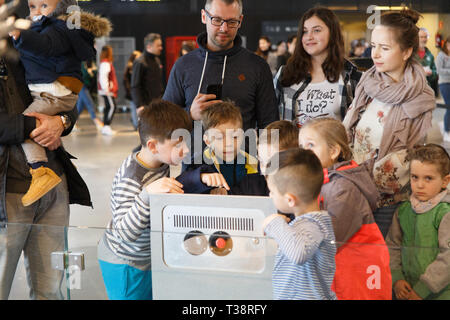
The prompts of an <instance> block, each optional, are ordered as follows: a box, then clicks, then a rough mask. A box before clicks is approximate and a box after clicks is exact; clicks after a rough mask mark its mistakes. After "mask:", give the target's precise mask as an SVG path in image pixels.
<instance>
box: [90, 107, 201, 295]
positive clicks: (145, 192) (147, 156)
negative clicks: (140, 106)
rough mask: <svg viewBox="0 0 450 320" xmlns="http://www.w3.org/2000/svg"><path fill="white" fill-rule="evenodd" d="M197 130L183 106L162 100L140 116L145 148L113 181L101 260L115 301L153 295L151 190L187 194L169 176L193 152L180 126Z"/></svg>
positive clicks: (142, 139)
mask: <svg viewBox="0 0 450 320" xmlns="http://www.w3.org/2000/svg"><path fill="white" fill-rule="evenodd" d="M191 128H192V123H191V120H190V119H189V117H188V115H187V113H186V112H183V111H182V110H181V109H180V107H179V106H177V105H175V104H173V103H171V102H166V101H162V100H156V101H154V102H152V103H151V104H150V106H148V107H147V108H145V110H144V111H143V113H142V114H141V116H140V119H139V137H140V140H141V145H142V147H141V150H139V151H137V152H133V153H132V154H131V155H130V156H129V157H128V158H127V159H126V160H125V161H124V162H123V163H122V166H121V167H120V169H119V171H118V172H117V174H116V176H115V178H114V182H113V185H112V192H111V211H112V220H111V222H110V223H109V224H108V227H107V229H106V231H105V234H104V236H103V238H102V239H101V240H100V242H99V245H98V259H99V263H100V268H101V270H102V275H103V281H104V283H105V287H106V291H107V294H108V297H109V299H111V300H150V299H152V282H151V263H150V261H151V254H150V206H149V194H150V193H183V185H182V184H181V183H180V182H178V181H177V180H175V179H174V178H169V173H170V165H178V164H180V163H181V161H182V160H183V158H184V157H185V155H186V154H187V153H188V151H189V150H188V148H187V146H186V142H185V141H183V139H182V138H179V139H178V138H172V134H173V133H174V131H175V130H177V129H186V130H188V131H190V130H191Z"/></svg>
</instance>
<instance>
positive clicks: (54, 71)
mask: <svg viewBox="0 0 450 320" xmlns="http://www.w3.org/2000/svg"><path fill="white" fill-rule="evenodd" d="M28 7H29V9H30V16H29V18H30V19H31V20H32V21H33V23H32V25H31V27H30V29H29V30H20V31H19V30H15V31H12V32H11V33H10V35H11V36H12V37H13V39H14V46H15V47H16V48H17V50H18V51H19V53H20V59H21V61H22V63H23V65H24V67H25V78H26V81H27V84H28V87H29V89H30V91H31V95H32V96H33V103H32V104H31V105H30V106H29V107H28V108H27V109H26V110H25V111H24V114H26V115H28V116H33V113H43V114H47V115H55V114H58V113H61V112H66V111H71V110H72V109H73V108H74V107H75V105H76V102H77V99H78V93H79V92H80V90H81V88H82V86H83V84H82V82H81V68H80V66H81V62H82V61H86V60H91V59H93V58H95V53H96V52H95V49H94V39H95V37H100V36H105V35H107V34H109V32H110V30H111V26H110V23H109V21H108V20H107V19H104V18H100V17H97V16H94V15H92V14H88V13H84V12H82V13H81V12H80V11H76V12H75V13H74V14H69V15H68V14H67V13H68V11H71V12H72V11H73V10H77V8H78V7H77V6H76V0H29V1H28ZM78 10H79V8H78ZM77 13H79V15H78V14H77ZM61 120H62V123H63V125H64V127H66V126H67V127H68V126H70V123H68V121H67V118H65V117H63V116H62V117H61ZM22 148H23V150H24V153H25V156H26V158H27V162H28V164H29V165H30V167H31V169H30V174H31V176H32V180H31V185H30V188H29V190H28V192H27V193H26V194H25V195H24V197H23V198H22V203H23V205H24V206H29V205H31V204H33V203H34V202H36V201H37V200H39V199H40V198H41V197H42V196H44V195H45V194H46V193H47V192H49V191H50V190H51V189H53V188H54V187H55V186H56V185H58V184H59V183H60V182H61V179H60V178H59V177H58V175H56V173H55V172H54V171H53V170H51V169H50V168H48V166H47V163H48V159H47V156H46V151H45V148H43V147H41V146H40V145H39V144H37V143H35V142H34V141H32V140H30V139H28V140H25V142H24V143H23V144H22Z"/></svg>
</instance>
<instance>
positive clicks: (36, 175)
mask: <svg viewBox="0 0 450 320" xmlns="http://www.w3.org/2000/svg"><path fill="white" fill-rule="evenodd" d="M30 173H31V185H30V188H29V189H28V192H27V193H26V194H25V195H24V196H23V197H22V204H23V205H24V207H28V206H29V205H31V204H33V203H34V202H36V201H38V200H39V199H40V198H42V197H43V196H44V195H45V194H46V193H47V192H49V191H50V190H52V189H53V188H54V187H56V186H57V185H58V184H59V183H60V182H61V178H60V177H58V175H57V174H56V173H55V172H54V171H53V170H52V169H49V168H46V167H40V168H37V169H30Z"/></svg>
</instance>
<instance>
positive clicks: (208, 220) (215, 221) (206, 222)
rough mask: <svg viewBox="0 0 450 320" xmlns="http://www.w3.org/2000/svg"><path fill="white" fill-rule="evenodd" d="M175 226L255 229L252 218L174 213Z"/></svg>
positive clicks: (238, 229)
mask: <svg viewBox="0 0 450 320" xmlns="http://www.w3.org/2000/svg"><path fill="white" fill-rule="evenodd" d="M173 223H174V225H173V226H174V227H175V228H189V229H212V230H233V231H254V226H253V219H252V218H232V217H206V216H185V215H174V219H173Z"/></svg>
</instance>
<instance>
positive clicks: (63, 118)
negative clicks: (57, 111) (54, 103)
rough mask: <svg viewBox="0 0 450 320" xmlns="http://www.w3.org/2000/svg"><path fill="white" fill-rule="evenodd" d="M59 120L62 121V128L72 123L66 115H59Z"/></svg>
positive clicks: (67, 127)
mask: <svg viewBox="0 0 450 320" xmlns="http://www.w3.org/2000/svg"><path fill="white" fill-rule="evenodd" d="M61 121H62V124H63V127H64V130H67V129H69V127H70V125H71V124H72V122H71V121H70V118H69V116H68V115H63V116H61Z"/></svg>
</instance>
